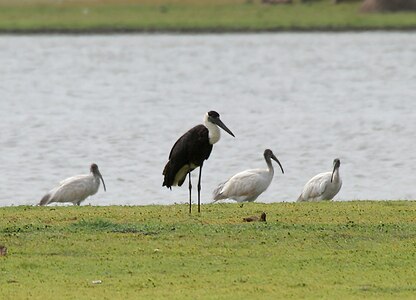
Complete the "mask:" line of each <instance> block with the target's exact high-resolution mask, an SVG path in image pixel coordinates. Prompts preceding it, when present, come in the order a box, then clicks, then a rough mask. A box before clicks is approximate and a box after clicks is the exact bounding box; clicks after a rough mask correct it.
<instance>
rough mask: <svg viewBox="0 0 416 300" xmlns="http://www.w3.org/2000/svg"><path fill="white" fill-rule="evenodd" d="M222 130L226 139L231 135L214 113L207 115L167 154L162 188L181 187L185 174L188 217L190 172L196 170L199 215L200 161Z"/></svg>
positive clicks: (208, 152)
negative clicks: (187, 193) (227, 135)
mask: <svg viewBox="0 0 416 300" xmlns="http://www.w3.org/2000/svg"><path fill="white" fill-rule="evenodd" d="M219 128H222V129H223V130H225V131H226V132H228V133H229V134H230V135H232V136H234V134H233V133H232V132H231V130H229V129H228V128H227V126H225V125H224V123H223V122H222V121H221V120H220V115H219V114H218V113H217V112H216V111H210V112H207V113H206V114H205V116H204V124H203V125H202V124H200V125H197V126H195V127H193V128H192V129H190V130H189V131H188V132H186V133H185V134H184V135H182V136H181V137H180V138H179V139H178V140H177V141H176V143H175V144H174V145H173V147H172V150H171V151H170V154H169V161H168V162H167V164H166V166H165V168H164V170H163V175H164V180H163V185H162V186H166V187H167V188H170V189H172V186H175V185H178V186H181V185H182V184H183V182H184V181H185V179H186V175H187V174H188V178H189V213H191V204H192V199H191V191H192V184H191V172H192V171H193V170H194V169H195V168H197V167H199V178H198V212H200V211H201V208H200V207H201V172H202V166H203V164H204V160H206V159H208V157H209V155H210V154H211V151H212V145H214V144H215V143H216V142H218V141H219V139H220V136H221V133H220V129H219Z"/></svg>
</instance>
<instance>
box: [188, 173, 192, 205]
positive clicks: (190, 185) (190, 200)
mask: <svg viewBox="0 0 416 300" xmlns="http://www.w3.org/2000/svg"><path fill="white" fill-rule="evenodd" d="M189 169H190V168H189ZM188 178H189V213H191V208H192V197H191V193H192V183H191V172H190V171H189V173H188Z"/></svg>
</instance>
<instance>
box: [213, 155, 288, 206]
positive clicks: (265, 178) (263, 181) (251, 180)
mask: <svg viewBox="0 0 416 300" xmlns="http://www.w3.org/2000/svg"><path fill="white" fill-rule="evenodd" d="M263 156H264V159H265V160H266V163H267V167H268V168H267V169H252V170H245V171H243V172H240V173H237V174H235V175H234V176H233V177H231V178H230V179H228V180H227V181H226V182H223V183H221V184H220V185H218V187H217V188H216V189H215V190H214V192H213V198H214V200H215V201H218V200H224V199H233V200H235V201H237V202H253V201H254V200H256V199H257V197H258V196H260V194H261V193H263V192H264V191H265V190H266V189H267V188H268V187H269V185H270V183H271V182H272V179H273V175H274V169H273V165H272V161H271V160H272V159H273V160H274V161H276V162H277V163H278V164H279V166H280V169H281V170H282V173H283V174H284V171H283V167H282V165H281V164H280V162H279V160H278V159H277V157H276V156H275V155H274V154H273V152H272V150H270V149H266V150H264V153H263Z"/></svg>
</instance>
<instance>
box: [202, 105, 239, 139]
mask: <svg viewBox="0 0 416 300" xmlns="http://www.w3.org/2000/svg"><path fill="white" fill-rule="evenodd" d="M208 121H209V122H211V123H213V124H215V125H218V127H220V128H221V129H223V130H224V131H226V132H227V133H228V134H230V135H232V136H234V134H233V133H232V132H231V130H230V129H228V128H227V126H225V124H224V123H223V122H222V121H221V119H220V114H219V113H217V112H216V111H213V110H211V111H209V112H208ZM234 137H235V136H234Z"/></svg>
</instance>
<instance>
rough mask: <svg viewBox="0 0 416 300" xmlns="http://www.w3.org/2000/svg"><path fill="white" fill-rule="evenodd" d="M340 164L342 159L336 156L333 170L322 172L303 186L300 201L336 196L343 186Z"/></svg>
mask: <svg viewBox="0 0 416 300" xmlns="http://www.w3.org/2000/svg"><path fill="white" fill-rule="evenodd" d="M340 165H341V161H340V160H339V159H338V158H335V159H334V163H333V169H332V171H331V172H324V173H320V174H318V175H316V176H314V177H312V179H310V180H309V181H308V182H307V183H306V184H305V186H304V187H303V191H302V194H300V196H299V198H298V201H299V202H302V201H321V200H331V199H332V198H334V197H335V195H336V194H338V192H339V190H340V189H341V186H342V180H341V176H340V175H339V167H340Z"/></svg>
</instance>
